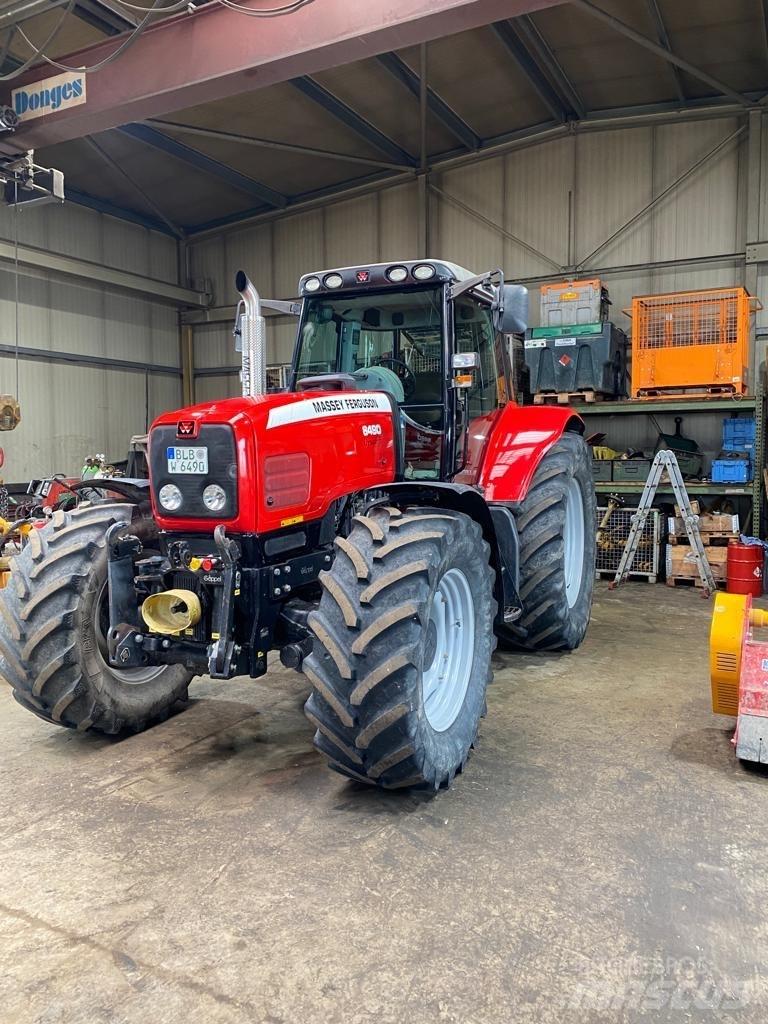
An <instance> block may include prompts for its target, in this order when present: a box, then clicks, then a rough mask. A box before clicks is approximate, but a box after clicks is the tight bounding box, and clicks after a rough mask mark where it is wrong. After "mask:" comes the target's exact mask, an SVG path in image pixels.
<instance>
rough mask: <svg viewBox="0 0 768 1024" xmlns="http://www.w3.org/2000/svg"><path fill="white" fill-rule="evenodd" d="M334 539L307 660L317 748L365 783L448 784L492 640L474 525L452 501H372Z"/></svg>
mask: <svg viewBox="0 0 768 1024" xmlns="http://www.w3.org/2000/svg"><path fill="white" fill-rule="evenodd" d="M336 546H337V548H338V551H337V554H336V558H335V560H334V563H333V566H332V568H331V569H330V571H329V572H327V573H323V574H322V576H321V582H322V584H323V595H322V598H321V601H320V605H319V607H318V609H317V611H315V612H313V613H312V614H311V615H310V618H309V624H310V627H311V628H312V630H313V632H314V634H315V637H316V641H315V644H314V649H313V651H312V653H311V655H310V656H309V657H308V658H307V659H306V661H305V662H304V665H303V671H304V673H305V674H306V676H307V678H308V679H309V681H310V682H311V683H312V686H313V691H312V694H311V696H310V698H309V700H308V701H307V704H306V709H305V710H306V714H307V717H308V718H309V720H310V721H311V722H312V724H313V725H314V726H315V728H316V730H317V732H316V733H315V746H316V747H317V749H318V750H320V751H321V752H322V753H323V754H324V755H325V756H326V757H327V758H328V760H329V762H330V766H331V768H334V769H335V770H336V771H338V772H341V774H343V775H347V776H349V777H351V778H353V779H358V780H359V781H362V782H367V783H370V784H372V785H376V786H382V787H384V788H387V789H395V788H402V787H406V786H415V787H420V788H429V789H435V790H436V789H439V788H440V787H441V786H444V785H448V784H450V782H451V780H452V779H453V777H454V775H455V774H456V772H457V771H460V770H461V769H462V768H463V766H464V764H465V762H466V760H467V757H468V756H469V751H470V748H471V747H472V745H473V744H474V741H475V737H476V735H477V728H478V724H479V721H480V718H481V716H482V715H483V714H484V713H485V691H486V687H487V685H488V683H489V682H490V680H491V675H492V673H491V655H492V653H493V649H494V647H495V646H496V641H495V638H494V635H493V620H494V616H495V612H496V603H495V601H494V599H493V581H494V574H493V570H492V569H491V567H490V565H489V549H488V545H487V544H486V543H485V541H484V540H483V537H482V533H481V530H480V527H479V526H478V524H477V523H476V522H474V521H473V520H472V519H470V518H469V517H468V516H465V515H462V514H461V513H458V512H453V511H449V510H447V509H426V508H419V509H413V508H412V509H407V510H406V511H405V512H404V513H401V512H399V511H398V510H397V509H392V508H388V509H384V508H378V509H374V510H373V511H371V512H370V513H369V514H368V515H364V516H356V517H355V519H354V523H353V528H352V531H351V532H350V534H349V536H348V537H340V538H338V539H337V541H336Z"/></svg>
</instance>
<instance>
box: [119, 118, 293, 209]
mask: <svg viewBox="0 0 768 1024" xmlns="http://www.w3.org/2000/svg"><path fill="white" fill-rule="evenodd" d="M118 131H120V132H122V133H123V134H124V135H129V136H130V137H131V138H133V139H138V140H139V141H140V142H143V143H145V144H146V145H147V146H152V148H153V149H157V150H159V151H160V152H161V153H165V154H167V155H168V156H172V157H175V159H177V160H180V161H181V162H182V163H185V164H187V165H189V166H190V167H194V169H195V170H196V171H202V172H203V173H204V174H209V175H211V177H214V178H218V179H219V180H220V181H223V182H224V183H225V184H227V185H230V186H231V187H232V188H236V189H238V191H240V192H244V193H245V194H246V195H249V196H250V197H251V198H252V199H258V200H260V201H261V202H262V203H265V204H266V205H267V206H273V207H276V208H278V209H282V208H283V207H284V206H286V205H287V203H288V198H287V196H284V195H283V194H282V193H280V192H276V191H275V190H274V189H271V188H269V186H268V185H262V183H261V182H260V181H254V179H253V178H249V177H248V176H247V175H245V174H241V173H240V172H239V171H236V170H234V168H232V167H229V166H227V164H222V163H220V162H219V161H218V160H214V159H213V157H210V156H206V155H205V153H201V152H200V151H199V150H197V149H192V148H191V147H190V146H185V145H184V143H183V142H178V141H177V140H176V139H172V138H170V136H168V135H164V134H163V132H159V131H158V130H157V129H156V128H152V127H151V126H150V125H148V124H124V125H121V127H120V128H118Z"/></svg>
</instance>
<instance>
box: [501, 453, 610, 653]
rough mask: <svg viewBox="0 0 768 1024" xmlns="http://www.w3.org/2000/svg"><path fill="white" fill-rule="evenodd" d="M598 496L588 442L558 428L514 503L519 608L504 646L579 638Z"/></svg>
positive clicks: (562, 645)
mask: <svg viewBox="0 0 768 1024" xmlns="http://www.w3.org/2000/svg"><path fill="white" fill-rule="evenodd" d="M595 506H596V502H595V485H594V478H593V476H592V461H591V457H590V453H589V448H588V447H587V445H586V443H585V442H584V440H583V438H581V437H580V436H579V435H578V434H573V433H567V434H563V436H562V437H561V438H560V440H559V441H557V443H556V444H555V445H553V446H552V448H550V450H549V451H548V452H547V453H546V455H545V456H544V458H543V459H542V460H541V462H540V463H539V465H538V467H537V469H536V472H535V474H534V476H533V480H532V481H531V486H530V488H529V490H528V493H527V495H526V496H525V499H524V500H523V501H522V502H520V504H519V506H518V507H517V508H516V509H515V510H514V515H515V523H516V525H517V532H518V537H519V542H520V599H521V601H522V604H523V614H522V616H521V617H520V619H519V620H518V622H517V623H515V624H514V626H513V627H511V628H502V629H501V630H500V631H499V639H500V641H501V643H502V645H503V646H504V647H518V648H523V649H525V650H533V651H554V650H568V651H572V650H574V649H575V648H576V647H578V646H579V644H580V643H581V641H582V640H583V639H584V635H585V634H586V632H587V626H588V625H589V616H590V611H591V608H592V591H593V589H594V581H595V548H596V531H597V525H596V507H595Z"/></svg>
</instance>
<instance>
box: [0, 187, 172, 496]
mask: <svg viewBox="0 0 768 1024" xmlns="http://www.w3.org/2000/svg"><path fill="white" fill-rule="evenodd" d="M17 228H18V238H19V241H20V242H21V243H22V244H28V245H32V246H36V247H38V248H41V249H45V250H50V251H52V252H56V253H63V254H65V255H67V256H73V257H76V258H79V259H85V260H89V261H91V262H94V263H96V264H100V265H103V266H109V267H115V268H118V269H120V270H126V271H131V272H133V273H137V274H141V275H142V276H144V277H148V278H152V279H156V280H162V281H168V282H173V283H175V282H176V279H177V256H176V243H175V242H174V240H173V239H171V238H167V237H165V236H164V235H161V234H158V233H156V232H153V231H149V230H147V229H145V228H142V227H138V226H135V225H133V224H129V223H126V222H124V221H120V220H116V219H115V218H113V217H107V216H103V215H102V214H98V213H94V212H92V211H90V210H85V209H83V208H82V207H78V206H74V205H70V204H64V205H63V206H43V207H38V208H31V209H22V210H20V211H19V212H18V213H16V212H15V211H14V210H12V209H9V208H7V207H0V237H2V238H5V239H9V240H13V239H14V237H15V233H16V229H17ZM18 295H19V306H18V314H19V330H18V340H19V344H20V345H21V346H24V347H28V348H36V349H42V350H49V351H53V352H69V353H77V354H79V355H84V356H89V357H101V358H104V357H106V358H110V359H122V360H128V361H131V362H135V363H136V364H137V367H138V371H139V372H134V371H131V370H123V369H116V368H114V367H110V368H106V367H100V366H97V365H89V366H76V365H71V364H62V363H52V362H44V361H37V360H34V361H33V360H28V359H21V360H19V363H18V370H19V388H18V394H19V398H20V402H21V410H22V422H21V424H20V426H19V427H18V428H17V429H16V430H15V431H13V432H9V433H4V434H0V444H2V446H3V448H4V450H5V465H4V467H3V469H2V471H0V475H1V476H2V477H4V478H5V479H6V480H9V481H17V482H18V481H22V480H25V479H28V478H30V477H33V476H43V475H47V474H51V473H66V474H75V473H79V470H80V467H81V466H82V463H83V459H84V457H85V456H86V455H92V454H94V453H96V452H104V453H105V454H106V455H107V457H108V458H110V459H124V458H125V454H126V452H127V449H128V440H129V438H130V437H131V435H132V434H137V433H141V432H143V431H144V429H145V425H146V421H147V416H148V417H149V418H150V419H151V418H152V417H153V416H154V415H156V414H157V413H158V412H160V411H162V410H163V409H167V408H172V407H173V406H177V405H179V404H180V401H181V381H180V377H178V376H172V375H160V374H155V373H152V374H146V373H144V372H140V369H141V367H143V366H147V365H149V366H151V365H157V364H161V365H165V366H176V367H178V366H179V332H178V322H177V313H176V310H175V309H173V308H170V307H169V306H167V305H161V304H158V303H153V302H150V301H146V300H144V299H142V298H138V297H133V296H129V295H127V294H118V293H116V292H114V291H109V290H108V289H106V288H104V287H102V286H100V285H98V284H95V283H94V284H93V285H89V286H86V285H85V284H81V283H79V282H78V281H74V280H73V281H71V282H70V281H65V280H64V279H63V278H54V277H52V276H50V275H47V274H45V273H39V274H35V276H29V274H28V273H22V274H20V275H19V277H18ZM0 325H1V329H0V343H2V344H3V345H14V344H15V340H16V277H15V274H14V273H13V268H12V266H10V265H8V264H0ZM15 392H16V367H15V359H14V358H13V357H8V356H0V393H15Z"/></svg>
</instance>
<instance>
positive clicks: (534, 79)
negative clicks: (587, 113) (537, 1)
mask: <svg viewBox="0 0 768 1024" xmlns="http://www.w3.org/2000/svg"><path fill="white" fill-rule="evenodd" d="M491 28H492V29H493V31H494V33H495V34H496V36H497V38H498V39H500V40H501V42H502V43H503V44H504V46H505V47H506V49H507V51H508V52H509V54H510V55H511V56H512V58H513V59H514V60H515V62H516V63H517V64H518V65H519V67H520V70H521V71H522V72H523V74H524V75H525V77H526V78H527V79H528V81H529V83H530V84H531V86H533V89H534V91H535V92H536V94H537V95H538V97H539V99H540V100H541V102H542V103H543V104H544V106H545V107H546V108H547V110H548V111H549V112H550V114H551V115H552V116H553V117H554V118H555V119H556V120H558V121H566V120H567V119H568V112H567V110H566V108H565V106H564V105H563V103H562V102H561V100H560V97H559V96H558V95H557V93H556V92H555V90H554V89H553V88H552V86H551V85H550V84H549V79H548V78H547V77H546V75H545V74H544V72H543V71H542V70H541V68H540V67H539V65H538V64H537V63H536V60H535V58H534V57H533V56H532V55H531V53H529V51H528V48H527V46H526V45H525V43H524V42H523V40H522V39H521V38H520V36H519V35H518V31H517V28H516V27H515V25H514V24H513V23H512V22H510V21H498V22H496V23H495V24H494V25H491Z"/></svg>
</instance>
